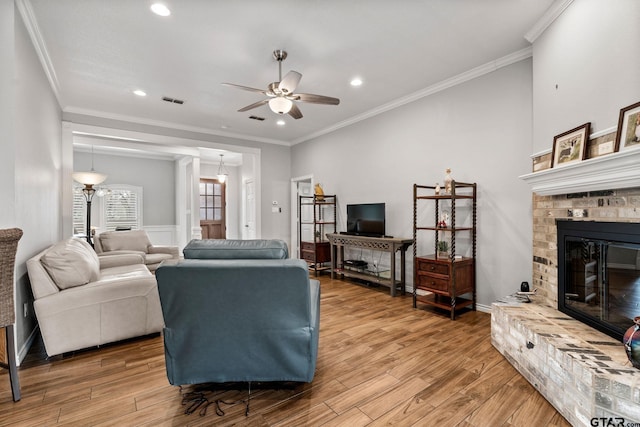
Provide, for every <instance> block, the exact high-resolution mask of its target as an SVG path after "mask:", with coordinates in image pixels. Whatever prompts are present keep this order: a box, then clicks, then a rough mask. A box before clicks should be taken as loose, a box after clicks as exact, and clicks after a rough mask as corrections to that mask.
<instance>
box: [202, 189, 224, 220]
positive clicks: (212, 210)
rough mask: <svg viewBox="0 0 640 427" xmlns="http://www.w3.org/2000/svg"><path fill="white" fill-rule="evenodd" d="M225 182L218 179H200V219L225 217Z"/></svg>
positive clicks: (220, 218)
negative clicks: (222, 182)
mask: <svg viewBox="0 0 640 427" xmlns="http://www.w3.org/2000/svg"><path fill="white" fill-rule="evenodd" d="M223 209H224V184H221V183H220V182H219V181H218V180H217V179H201V180H200V221H220V220H222V219H223V218H224V212H223Z"/></svg>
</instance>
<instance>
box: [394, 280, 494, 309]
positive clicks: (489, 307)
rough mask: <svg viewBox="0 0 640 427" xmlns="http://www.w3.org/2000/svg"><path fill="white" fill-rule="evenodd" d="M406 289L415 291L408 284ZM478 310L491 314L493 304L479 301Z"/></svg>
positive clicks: (408, 291) (411, 291) (409, 291)
mask: <svg viewBox="0 0 640 427" xmlns="http://www.w3.org/2000/svg"><path fill="white" fill-rule="evenodd" d="M406 289H407V290H406V292H407V293H408V294H411V293H413V288H412V287H409V286H407V288H406ZM476 310H477V311H481V312H483V313H489V314H491V306H490V305H486V304H478V303H476Z"/></svg>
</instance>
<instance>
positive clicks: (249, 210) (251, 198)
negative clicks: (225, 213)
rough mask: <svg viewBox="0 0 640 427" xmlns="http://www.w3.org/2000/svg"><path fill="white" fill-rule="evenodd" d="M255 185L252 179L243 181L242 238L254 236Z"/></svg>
mask: <svg viewBox="0 0 640 427" xmlns="http://www.w3.org/2000/svg"><path fill="white" fill-rule="evenodd" d="M255 188H256V185H255V181H254V180H253V179H248V180H246V181H245V182H244V227H243V228H242V238H243V239H245V240H250V239H255V238H256V190H255Z"/></svg>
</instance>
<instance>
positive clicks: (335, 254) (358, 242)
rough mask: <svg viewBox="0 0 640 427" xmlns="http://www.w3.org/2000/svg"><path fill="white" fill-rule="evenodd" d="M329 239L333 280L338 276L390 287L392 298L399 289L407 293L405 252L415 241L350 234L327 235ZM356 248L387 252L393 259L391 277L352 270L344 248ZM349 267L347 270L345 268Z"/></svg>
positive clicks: (361, 270)
mask: <svg viewBox="0 0 640 427" xmlns="http://www.w3.org/2000/svg"><path fill="white" fill-rule="evenodd" d="M327 239H329V243H330V244H331V278H332V279H335V276H336V274H339V275H340V276H341V278H344V277H351V278H354V279H360V280H364V281H367V282H371V283H378V284H381V285H384V286H388V287H389V293H390V295H391V296H392V297H395V296H396V290H397V289H398V288H399V289H400V290H401V291H402V294H403V295H404V293H405V252H406V251H407V249H408V248H409V246H411V245H412V244H413V239H395V238H392V237H366V236H356V235H350V234H336V233H331V234H327ZM345 247H354V248H362V249H372V250H375V251H381V252H387V253H389V255H390V258H391V271H390V276H389V277H388V278H386V277H380V276H379V275H376V274H374V273H370V272H367V271H364V269H350V268H348V265H345V260H344V248H345ZM396 252H400V280H399V281H398V280H396ZM345 267H347V268H345Z"/></svg>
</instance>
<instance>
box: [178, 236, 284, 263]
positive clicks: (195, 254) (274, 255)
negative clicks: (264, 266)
mask: <svg viewBox="0 0 640 427" xmlns="http://www.w3.org/2000/svg"><path fill="white" fill-rule="evenodd" d="M182 252H183V253H184V257H185V258H186V259H287V258H289V248H288V247H287V244H286V243H285V242H284V241H282V240H278V239H271V240H266V239H265V240H263V239H255V240H224V239H208V240H198V239H194V240H192V241H190V242H189V244H187V246H185V247H184V250H183V251H182Z"/></svg>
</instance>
